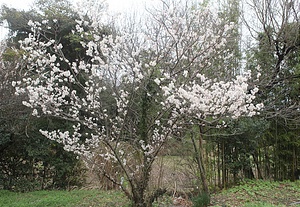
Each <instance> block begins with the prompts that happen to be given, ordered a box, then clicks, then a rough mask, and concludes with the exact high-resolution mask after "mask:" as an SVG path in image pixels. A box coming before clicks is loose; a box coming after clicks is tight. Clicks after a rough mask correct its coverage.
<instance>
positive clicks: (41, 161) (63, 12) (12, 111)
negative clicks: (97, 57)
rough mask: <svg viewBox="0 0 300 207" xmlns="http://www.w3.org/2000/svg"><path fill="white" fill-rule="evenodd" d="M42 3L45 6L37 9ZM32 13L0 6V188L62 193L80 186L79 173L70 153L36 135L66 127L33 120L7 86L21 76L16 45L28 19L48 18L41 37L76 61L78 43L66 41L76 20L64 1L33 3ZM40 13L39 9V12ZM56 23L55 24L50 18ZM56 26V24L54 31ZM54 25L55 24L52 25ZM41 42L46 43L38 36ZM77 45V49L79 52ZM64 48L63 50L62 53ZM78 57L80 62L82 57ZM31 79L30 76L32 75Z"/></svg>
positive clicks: (53, 121) (48, 120)
mask: <svg viewBox="0 0 300 207" xmlns="http://www.w3.org/2000/svg"><path fill="white" fill-rule="evenodd" d="M43 3H44V4H45V3H47V4H48V7H42V5H43ZM36 6H37V7H36V9H35V10H31V11H18V10H16V9H13V8H8V7H5V6H3V7H2V10H1V19H2V20H5V21H7V23H8V27H9V31H10V33H9V36H8V39H7V40H6V44H5V45H3V47H2V48H3V51H2V52H1V78H2V80H1V97H2V98H1V104H0V108H1V147H0V148H1V155H2V156H1V162H0V164H1V166H0V168H1V184H0V185H1V186H3V188H5V189H10V190H16V191H28V190H37V189H50V188H68V187H71V186H75V185H81V184H82V183H83V172H84V168H83V166H82V164H81V161H78V160H77V159H76V156H75V155H74V154H73V153H68V152H65V151H64V150H63V147H62V145H60V144H57V143H55V142H53V141H50V140H48V139H45V138H44V137H43V136H41V135H40V134H39V133H38V130H39V129H41V128H43V129H50V128H53V127H55V126H58V125H60V126H62V127H65V128H68V126H69V125H68V123H67V122H62V121H60V120H57V119H53V118H52V119H51V118H49V117H43V118H41V119H37V118H36V117H33V116H32V115H31V111H30V110H28V109H27V108H26V107H24V106H23V104H22V101H23V98H24V97H23V96H19V97H16V96H15V95H14V87H13V86H12V82H13V81H19V80H20V79H21V76H22V73H23V72H24V71H20V70H18V69H17V68H18V67H22V66H21V65H22V64H24V62H25V61H24V60H22V55H23V54H24V51H23V50H22V49H20V47H19V43H18V40H20V39H23V38H25V37H27V36H28V34H29V33H30V31H31V29H30V26H29V25H28V24H27V23H28V21H29V20H32V21H41V22H42V21H43V20H44V19H46V18H51V19H52V20H56V21H51V23H50V24H51V28H50V26H49V29H48V33H47V36H51V38H54V39H56V38H57V39H59V40H61V41H62V42H64V43H65V44H66V45H67V47H66V48H65V49H68V50H70V51H74V52H75V53H72V54H71V53H68V55H70V56H69V57H68V58H70V59H72V60H74V61H75V60H76V59H78V58H80V47H81V45H80V44H79V41H80V40H79V39H77V43H76V42H75V41H74V40H72V41H70V37H69V36H67V35H66V34H68V35H69V33H71V29H72V25H75V19H76V18H77V17H78V15H77V14H76V12H75V11H73V10H70V8H69V7H68V6H69V3H67V2H66V1H59V2H56V1H38V2H36ZM39 8H40V9H39ZM55 18H57V19H55ZM58 21H59V22H60V23H59V25H60V26H61V27H57V26H58ZM55 22H56V23H57V24H56V23H55ZM41 35H42V37H41V38H46V36H45V34H44V33H42V34H41ZM79 46H80V47H79ZM68 47H69V48H68ZM82 58H83V57H82ZM33 74H35V73H33Z"/></svg>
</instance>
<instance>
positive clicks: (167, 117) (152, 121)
mask: <svg viewBox="0 0 300 207" xmlns="http://www.w3.org/2000/svg"><path fill="white" fill-rule="evenodd" d="M215 18H216V17H214V15H213V13H212V12H210V11H209V10H193V9H191V10H190V13H189V14H183V13H180V12H178V8H170V9H169V10H167V11H163V12H162V13H158V14H157V15H155V18H154V20H153V21H148V22H147V30H145V31H143V30H141V31H139V32H134V33H128V32H127V31H126V30H121V31H120V34H119V35H101V34H99V31H100V28H98V26H99V24H93V23H91V24H90V23H89V22H87V21H84V20H80V21H77V23H78V25H77V26H76V28H74V31H73V33H74V34H77V35H78V36H79V37H81V38H82V42H81V44H82V47H83V48H85V50H86V56H87V57H89V58H86V59H83V60H77V61H75V62H71V61H70V60H68V59H67V58H66V57H65V55H64V54H63V51H62V49H63V45H62V44H61V43H60V42H57V40H52V39H47V38H41V36H42V35H41V34H46V33H45V32H44V31H45V30H47V29H50V26H48V24H49V21H43V22H42V23H38V22H32V21H30V22H29V24H30V26H31V27H32V33H30V34H29V36H28V37H27V38H25V39H24V40H23V41H20V43H21V48H22V49H23V50H24V51H26V52H25V53H24V59H25V60H26V61H27V72H26V74H24V78H23V79H22V80H21V81H15V82H13V85H14V86H15V88H16V93H17V94H21V93H26V94H27V95H28V100H26V101H24V102H23V103H24V105H26V106H28V107H31V108H32V109H33V115H36V116H40V115H42V114H46V115H51V116H56V117H59V118H62V119H65V120H69V121H71V122H74V125H73V130H70V131H64V132H63V131H60V130H56V131H52V132H48V131H41V133H42V134H44V135H45V136H46V137H48V138H49V139H53V140H56V141H58V142H60V143H63V144H64V146H65V149H66V150H69V151H73V152H76V153H78V154H81V155H88V154H89V155H92V154H93V153H92V152H93V150H94V149H95V148H97V147H98V146H100V145H101V143H104V147H103V149H105V150H104V151H105V152H104V151H103V150H102V151H103V153H102V154H101V156H102V157H103V158H104V160H112V161H114V162H118V163H119V164H120V165H121V166H122V167H123V168H124V169H125V168H126V167H128V163H134V162H137V161H134V159H133V157H134V156H136V154H137V153H136V151H138V152H142V154H143V156H145V157H146V158H147V159H145V160H146V163H144V162H143V159H142V161H141V163H139V165H138V164H136V166H135V168H129V167H128V170H129V171H130V172H131V173H133V172H134V171H135V170H137V169H140V168H141V167H142V166H145V165H147V164H148V163H151V162H152V161H153V159H154V158H155V156H157V154H158V152H159V151H160V150H161V149H162V145H163V144H164V143H165V142H166V141H167V140H168V139H169V138H170V137H171V136H172V133H173V131H176V129H177V128H178V127H179V125H180V124H179V123H180V119H181V118H182V117H183V116H184V118H185V119H186V117H188V118H190V119H197V120H200V121H201V122H202V123H204V121H205V119H206V118H207V117H210V118H212V119H215V120H218V119H220V118H221V117H233V118H238V117H240V116H242V115H247V116H253V115H255V114H256V113H258V112H259V110H260V109H261V108H262V105H261V104H257V105H254V104H253V103H252V102H253V100H254V98H255V94H256V93H257V92H258V88H256V87H254V88H253V89H252V90H249V86H248V84H247V82H248V80H249V78H250V75H249V73H244V74H242V75H239V76H236V77H232V80H229V81H226V80H223V81H222V80H214V79H210V78H208V77H207V76H205V75H204V74H205V72H207V71H210V70H214V68H213V65H214V64H212V63H213V61H214V60H215V59H216V58H218V57H220V55H224V53H228V51H227V49H226V41H227V37H228V35H229V34H230V30H231V29H233V27H234V25H233V24H231V23H230V24H228V25H226V24H225V25H224V24H223V23H222V22H220V20H218V19H215ZM149 22H151V24H150V23H149ZM85 37H88V38H85ZM229 56H230V55H229ZM202 73H204V74H202ZM150 108H151V110H150ZM83 128H85V129H86V130H83ZM82 131H83V132H82ZM124 149H128V150H127V153H124V151H125V150H124ZM133 175H134V174H133Z"/></svg>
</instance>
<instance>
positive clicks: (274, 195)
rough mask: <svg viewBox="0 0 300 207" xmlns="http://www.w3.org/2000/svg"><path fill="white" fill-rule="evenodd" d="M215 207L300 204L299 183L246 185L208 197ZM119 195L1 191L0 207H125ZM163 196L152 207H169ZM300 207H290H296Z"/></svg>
mask: <svg viewBox="0 0 300 207" xmlns="http://www.w3.org/2000/svg"><path fill="white" fill-rule="evenodd" d="M210 200H211V205H212V206H215V207H220V206H226V207H235V206H239V207H284V206H289V205H290V204H292V203H295V202H298V201H299V200H300V181H297V182H290V181H284V182H273V181H261V180H257V181H251V180H250V181H247V182H244V183H242V184H241V185H239V186H235V187H233V188H230V189H227V190H223V191H222V192H219V193H217V194H213V195H212V197H211V199H210ZM129 204H130V201H129V200H128V199H127V198H126V197H125V196H124V195H123V193H122V192H121V191H100V190H73V191H36V192H30V193H14V192H9V191H5V190H0V207H97V206H98V207H128V206H130V205H129ZM171 204H172V201H171V197H169V196H167V195H166V196H164V197H163V198H160V199H159V202H157V203H155V204H154V207H168V206H172V205H171ZM299 206H300V205H293V207H299Z"/></svg>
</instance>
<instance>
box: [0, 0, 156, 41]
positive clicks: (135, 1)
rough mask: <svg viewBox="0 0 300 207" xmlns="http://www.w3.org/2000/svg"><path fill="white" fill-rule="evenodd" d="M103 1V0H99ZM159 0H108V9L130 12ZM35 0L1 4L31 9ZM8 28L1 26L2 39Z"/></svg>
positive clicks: (5, 0) (0, 2)
mask: <svg viewBox="0 0 300 207" xmlns="http://www.w3.org/2000/svg"><path fill="white" fill-rule="evenodd" d="M99 1H103V0H99ZM158 1H159V0H106V2H107V3H108V6H109V8H108V10H109V11H110V14H113V13H119V14H120V13H121V14H122V13H128V12H131V11H139V12H141V10H144V9H145V7H146V6H149V5H152V4H153V3H154V2H158ZM33 2H34V0H0V5H1V6H2V5H3V4H6V5H7V6H9V7H13V8H16V9H20V10H22V9H24V10H28V9H30V7H31V5H32V4H33ZM70 2H74V0H70ZM5 33H6V30H5V29H3V28H2V27H0V39H2V38H3V36H4V35H5Z"/></svg>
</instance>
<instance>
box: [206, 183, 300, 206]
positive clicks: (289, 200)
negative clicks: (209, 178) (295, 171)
mask: <svg viewBox="0 0 300 207" xmlns="http://www.w3.org/2000/svg"><path fill="white" fill-rule="evenodd" d="M211 200H212V204H213V206H227V207H228V206H230V207H234V206H245V207H271V206H300V203H299V204H297V202H300V182H299V181H297V182H290V181H284V182H272V181H259V180H258V181H248V182H246V183H244V184H242V185H239V186H236V187H233V188H230V189H227V190H224V191H222V192H221V193H218V194H215V195H213V196H212V199H211Z"/></svg>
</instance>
